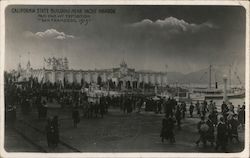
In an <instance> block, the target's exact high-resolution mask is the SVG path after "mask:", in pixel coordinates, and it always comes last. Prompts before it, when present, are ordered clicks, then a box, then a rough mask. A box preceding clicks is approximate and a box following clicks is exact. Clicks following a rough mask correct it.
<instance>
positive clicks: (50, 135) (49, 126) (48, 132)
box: [45, 118, 55, 148]
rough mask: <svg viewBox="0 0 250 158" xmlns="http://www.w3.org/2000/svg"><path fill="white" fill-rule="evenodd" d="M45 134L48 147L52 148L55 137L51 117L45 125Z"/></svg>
mask: <svg viewBox="0 0 250 158" xmlns="http://www.w3.org/2000/svg"><path fill="white" fill-rule="evenodd" d="M45 130H46V136H47V143H48V147H49V148H53V147H54V146H53V143H54V138H55V128H54V126H53V124H52V119H51V118H49V119H48V121H47V125H46V129H45Z"/></svg>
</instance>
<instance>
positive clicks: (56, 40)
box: [5, 5, 245, 75]
mask: <svg viewBox="0 0 250 158" xmlns="http://www.w3.org/2000/svg"><path fill="white" fill-rule="evenodd" d="M13 8H14V9H16V10H17V9H20V8H29V9H31V8H33V9H38V8H47V9H82V10H86V9H97V10H99V9H113V10H115V13H92V14H91V13H88V14H86V13H84V15H89V16H90V19H91V21H90V22H89V23H88V24H87V25H83V24H80V23H79V22H76V23H72V22H41V21H39V20H38V14H37V13H23V12H22V13H21V12H19V13H17V12H13ZM5 13H6V14H5V15H6V23H5V25H6V52H5V69H6V70H11V69H16V68H17V64H18V63H19V62H21V65H22V66H23V67H24V66H25V65H26V63H27V61H28V60H29V59H30V60H31V65H32V67H33V68H42V67H43V58H44V57H45V58H48V57H52V56H55V57H67V58H68V59H69V67H70V68H72V69H82V70H88V69H102V68H113V67H118V66H119V64H120V63H121V61H122V60H123V59H124V60H125V61H126V62H127V64H128V66H129V67H130V68H135V69H136V70H153V71H166V65H167V71H176V72H181V73H184V74H186V73H190V72H194V71H197V70H200V69H204V68H207V67H208V66H209V64H212V65H214V66H215V67H226V66H228V65H229V64H233V65H234V66H235V67H237V70H238V72H239V73H240V74H243V75H244V71H245V10H244V8H242V7H237V6H235V7H233V6H143V5H142V6H9V7H8V8H7V9H6V10H5ZM58 14H59V13H58ZM82 14H83V13H82ZM28 52H30V54H29V53H28ZM19 56H21V58H20V57H19Z"/></svg>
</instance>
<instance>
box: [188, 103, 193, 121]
mask: <svg viewBox="0 0 250 158" xmlns="http://www.w3.org/2000/svg"><path fill="white" fill-rule="evenodd" d="M193 112H194V105H193V103H192V102H191V104H190V106H189V113H190V117H193Z"/></svg>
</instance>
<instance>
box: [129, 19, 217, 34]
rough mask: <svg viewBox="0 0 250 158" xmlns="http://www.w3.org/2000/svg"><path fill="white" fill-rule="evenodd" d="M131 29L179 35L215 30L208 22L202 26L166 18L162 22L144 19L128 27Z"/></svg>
mask: <svg viewBox="0 0 250 158" xmlns="http://www.w3.org/2000/svg"><path fill="white" fill-rule="evenodd" d="M129 26H130V27H132V28H139V29H147V30H150V29H153V30H157V29H160V30H162V31H164V30H165V31H167V32H169V33H181V32H192V33H194V32H198V31H201V30H205V29H214V28H217V27H216V26H215V25H214V24H212V23H210V22H205V23H202V24H195V23H188V22H186V21H184V20H182V19H177V18H175V17H167V18H165V19H164V20H161V19H158V20H156V21H152V20H150V19H144V20H142V21H140V22H136V23H133V24H130V25H129Z"/></svg>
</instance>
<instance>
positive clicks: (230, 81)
mask: <svg viewBox="0 0 250 158" xmlns="http://www.w3.org/2000/svg"><path fill="white" fill-rule="evenodd" d="M231 68H232V64H230V65H229V89H231V83H232V80H231Z"/></svg>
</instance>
